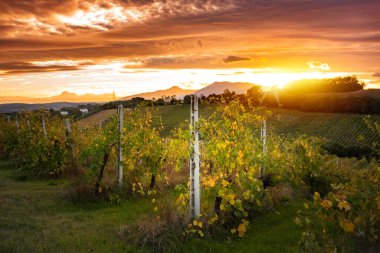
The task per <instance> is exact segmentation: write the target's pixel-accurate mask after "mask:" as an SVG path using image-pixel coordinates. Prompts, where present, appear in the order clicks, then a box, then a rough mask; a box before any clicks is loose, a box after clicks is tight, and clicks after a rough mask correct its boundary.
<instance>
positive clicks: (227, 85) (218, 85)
mask: <svg viewBox="0 0 380 253" xmlns="http://www.w3.org/2000/svg"><path fill="white" fill-rule="evenodd" d="M252 86H254V84H252V83H241V82H237V83H231V82H214V83H212V84H210V85H208V86H206V87H204V88H202V89H200V90H197V91H196V92H195V94H196V95H198V96H202V95H204V96H206V97H207V96H209V95H211V94H222V93H223V92H224V91H225V90H227V89H228V90H229V91H231V92H232V91H234V92H235V93H236V94H245V93H247V90H249V89H250V88H252Z"/></svg>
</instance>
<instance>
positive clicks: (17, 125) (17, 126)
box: [16, 118, 20, 133]
mask: <svg viewBox="0 0 380 253" xmlns="http://www.w3.org/2000/svg"><path fill="white" fill-rule="evenodd" d="M16 128H17V133H18V132H20V125H19V123H18V118H16Z"/></svg>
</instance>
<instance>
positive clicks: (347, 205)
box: [338, 200, 351, 212]
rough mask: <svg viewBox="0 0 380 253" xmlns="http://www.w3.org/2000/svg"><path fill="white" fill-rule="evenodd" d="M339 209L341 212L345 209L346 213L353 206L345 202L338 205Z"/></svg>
mask: <svg viewBox="0 0 380 253" xmlns="http://www.w3.org/2000/svg"><path fill="white" fill-rule="evenodd" d="M338 207H339V209H340V210H342V209H344V210H345V211H346V212H348V211H350V210H351V205H350V203H348V202H347V201H345V200H343V201H341V202H339V203H338Z"/></svg>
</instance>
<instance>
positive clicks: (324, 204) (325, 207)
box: [321, 199, 332, 210]
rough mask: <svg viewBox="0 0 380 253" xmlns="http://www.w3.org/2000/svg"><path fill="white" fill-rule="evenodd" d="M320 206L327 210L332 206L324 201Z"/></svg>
mask: <svg viewBox="0 0 380 253" xmlns="http://www.w3.org/2000/svg"><path fill="white" fill-rule="evenodd" d="M321 206H322V207H323V208H324V209H326V210H328V209H329V208H330V207H331V206H332V204H331V202H330V201H329V200H327V199H324V200H323V201H322V202H321Z"/></svg>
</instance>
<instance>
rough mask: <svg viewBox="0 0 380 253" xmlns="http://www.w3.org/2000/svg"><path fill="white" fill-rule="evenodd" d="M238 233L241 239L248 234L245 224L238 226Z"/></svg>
mask: <svg viewBox="0 0 380 253" xmlns="http://www.w3.org/2000/svg"><path fill="white" fill-rule="evenodd" d="M237 231H238V232H239V237H243V236H244V235H245V233H246V232H247V227H246V225H245V223H241V224H240V225H239V226H238V228H237Z"/></svg>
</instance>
